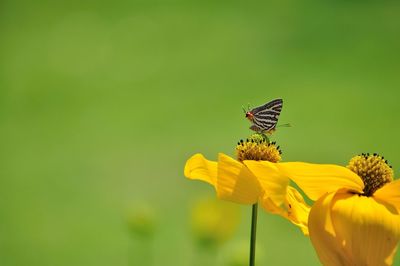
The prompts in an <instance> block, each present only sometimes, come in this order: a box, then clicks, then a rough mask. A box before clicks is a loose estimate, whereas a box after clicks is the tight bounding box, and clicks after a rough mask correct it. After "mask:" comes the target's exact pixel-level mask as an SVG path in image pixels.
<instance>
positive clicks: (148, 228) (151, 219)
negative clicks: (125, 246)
mask: <svg viewBox="0 0 400 266" xmlns="http://www.w3.org/2000/svg"><path fill="white" fill-rule="evenodd" d="M127 223H128V227H129V229H130V232H131V233H132V234H133V235H135V236H138V237H152V236H153V234H154V231H155V227H156V218H155V214H154V210H153V209H152V208H150V207H149V206H146V205H143V206H141V207H139V208H136V209H134V210H131V211H129V213H128V215H127Z"/></svg>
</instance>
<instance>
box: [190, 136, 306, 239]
mask: <svg viewBox="0 0 400 266" xmlns="http://www.w3.org/2000/svg"><path fill="white" fill-rule="evenodd" d="M236 157H237V159H233V158H231V157H229V156H227V155H225V154H223V153H220V154H219V155H218V161H216V162H215V161H210V160H207V159H206V158H205V157H204V156H203V155H202V154H195V155H193V156H192V157H191V158H190V159H189V160H188V161H187V162H186V165H185V170H184V174H185V176H186V177H187V178H189V179H197V180H201V181H204V182H207V183H209V184H210V185H212V186H213V187H214V188H215V190H216V193H217V197H218V198H220V199H223V200H228V201H232V202H235V203H239V204H248V205H250V204H255V203H258V202H259V203H260V204H261V206H262V207H263V208H264V209H265V210H266V211H268V212H272V213H275V214H278V215H281V216H283V217H285V218H287V219H288V220H290V221H291V222H293V223H294V224H296V225H298V226H299V227H300V228H301V229H302V231H303V232H304V233H305V234H307V233H308V231H307V220H308V213H309V207H308V205H307V204H306V203H305V202H304V200H303V198H302V196H301V194H300V193H298V192H297V190H295V189H294V188H292V187H291V186H289V179H288V178H286V177H282V176H281V175H279V174H276V173H273V174H271V175H265V174H264V168H265V166H264V165H263V164H262V162H269V163H271V164H275V163H277V162H279V161H280V160H281V151H280V149H279V146H276V144H275V143H274V142H269V140H268V139H267V138H266V137H265V135H263V134H258V133H257V134H253V135H252V136H251V137H250V138H249V139H247V140H246V141H243V140H241V141H240V142H238V145H237V146H236Z"/></svg>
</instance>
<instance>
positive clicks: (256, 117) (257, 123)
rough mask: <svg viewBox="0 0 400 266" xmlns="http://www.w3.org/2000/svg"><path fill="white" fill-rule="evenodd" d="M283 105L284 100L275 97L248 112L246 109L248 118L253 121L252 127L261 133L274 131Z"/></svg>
mask: <svg viewBox="0 0 400 266" xmlns="http://www.w3.org/2000/svg"><path fill="white" fill-rule="evenodd" d="M282 106H283V100H282V99H275V100H272V101H270V102H268V103H266V104H264V105H261V106H258V107H256V108H253V109H251V110H249V111H247V112H246V110H244V111H245V113H246V118H247V119H249V120H250V121H251V122H252V123H253V125H251V127H250V129H251V130H254V131H256V132H260V133H270V132H272V131H274V130H275V127H276V124H277V123H278V118H279V115H280V113H281V111H282Z"/></svg>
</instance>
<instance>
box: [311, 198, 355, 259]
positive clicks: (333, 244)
mask: <svg viewBox="0 0 400 266" xmlns="http://www.w3.org/2000/svg"><path fill="white" fill-rule="evenodd" d="M334 196H335V193H329V194H326V195H324V196H323V197H321V198H320V199H319V200H318V201H316V202H315V203H314V205H313V206H312V208H311V211H310V215H309V218H308V230H309V232H310V239H311V242H312V244H313V246H314V248H315V251H316V252H317V254H318V257H319V260H320V261H321V262H322V264H323V265H325V266H337V265H353V264H351V263H350V261H349V260H348V257H347V256H346V254H344V253H343V249H342V246H341V244H340V239H339V238H338V236H337V234H336V232H335V229H334V227H333V223H332V217H331V206H332V200H333V198H334Z"/></svg>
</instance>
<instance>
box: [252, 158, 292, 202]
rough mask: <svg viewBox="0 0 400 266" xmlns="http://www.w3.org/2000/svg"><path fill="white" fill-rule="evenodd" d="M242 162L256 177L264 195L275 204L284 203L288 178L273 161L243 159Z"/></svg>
mask: <svg viewBox="0 0 400 266" xmlns="http://www.w3.org/2000/svg"><path fill="white" fill-rule="evenodd" d="M244 164H245V165H246V166H247V167H248V168H249V170H250V171H251V172H252V173H253V175H255V176H256V177H257V179H258V181H259V182H260V185H261V187H262V189H263V190H264V191H265V196H266V197H268V198H270V199H271V200H272V201H273V203H274V204H275V205H277V206H280V205H281V204H282V203H284V201H285V199H286V191H287V186H288V185H289V179H288V178H287V177H284V176H282V175H281V174H280V172H279V171H278V169H277V167H276V165H275V164H274V163H271V162H268V161H244Z"/></svg>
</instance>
